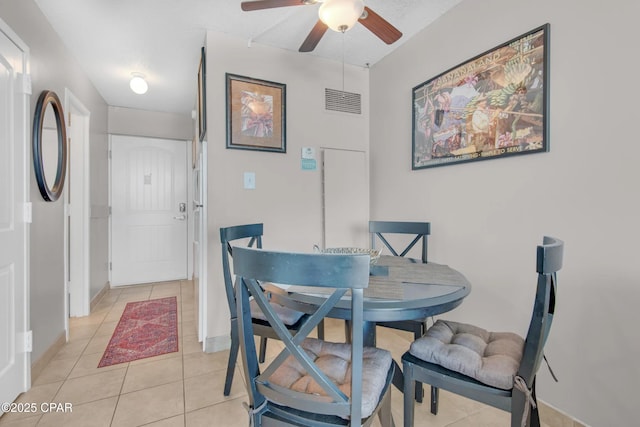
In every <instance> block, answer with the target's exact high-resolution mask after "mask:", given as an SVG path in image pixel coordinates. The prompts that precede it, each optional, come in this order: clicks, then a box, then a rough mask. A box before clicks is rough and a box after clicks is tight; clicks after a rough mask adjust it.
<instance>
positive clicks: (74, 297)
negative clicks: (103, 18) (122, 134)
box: [64, 88, 91, 339]
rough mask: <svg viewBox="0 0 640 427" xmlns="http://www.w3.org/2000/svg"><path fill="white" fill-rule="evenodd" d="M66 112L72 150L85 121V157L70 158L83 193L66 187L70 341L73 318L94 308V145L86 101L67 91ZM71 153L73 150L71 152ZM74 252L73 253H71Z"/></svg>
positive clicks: (65, 223) (66, 293) (66, 264)
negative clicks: (76, 129)
mask: <svg viewBox="0 0 640 427" xmlns="http://www.w3.org/2000/svg"><path fill="white" fill-rule="evenodd" d="M64 94H65V111H66V112H67V117H65V120H66V123H67V136H69V140H70V141H69V147H71V143H72V142H71V137H70V135H71V132H72V131H71V129H69V128H71V127H73V125H74V124H75V120H81V121H82V137H81V138H82V140H81V141H80V144H81V145H82V158H78V157H77V156H73V155H71V156H69V166H68V167H69V170H68V173H67V176H68V177H71V176H72V174H71V171H72V170H73V171H75V172H80V173H79V174H78V173H76V174H75V175H74V176H78V175H80V177H81V180H82V191H80V192H79V193H80V194H75V193H74V194H70V193H71V182H70V181H69V185H67V186H66V187H65V192H64V194H65V196H64V197H65V199H64V212H65V221H64V266H65V267H64V269H65V274H64V277H65V284H64V285H65V295H67V297H66V298H65V313H66V315H65V330H66V332H67V339H68V338H69V317H70V316H71V317H79V316H88V315H89V314H90V313H89V312H90V307H91V272H90V267H91V266H90V259H91V258H90V250H91V246H90V228H89V224H90V215H91V211H90V208H91V206H90V193H89V190H90V178H91V176H90V169H89V167H90V164H89V163H90V157H89V151H90V144H89V135H90V131H89V126H90V123H91V112H90V111H89V110H88V109H87V108H86V107H85V106H84V104H82V102H81V101H80V100H79V99H78V98H77V97H76V96H75V95H74V94H73V93H72V92H71V91H70V90H69V88H65V91H64ZM72 113H73V115H74V119H75V120H74V122H71V114H72ZM76 116H77V117H76ZM76 143H77V141H76ZM69 151H70V152H71V150H69ZM70 198H71V200H72V201H73V203H79V204H80V208H79V209H78V211H79V212H80V214H79V215H76V217H71V221H69V216H70V214H71V212H70V206H69V199H70ZM72 232H75V233H74V234H76V235H79V236H80V239H79V240H80V246H79V247H73V246H71V247H70V244H71V242H70V241H69V236H70V235H71V233H72ZM70 249H71V250H72V251H73V253H72V254H70ZM70 262H73V263H74V264H76V265H77V264H80V265H81V267H80V276H81V277H80V278H79V280H75V281H72V280H71V279H72V278H71V271H70Z"/></svg>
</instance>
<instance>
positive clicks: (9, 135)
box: [0, 20, 30, 402]
mask: <svg viewBox="0 0 640 427" xmlns="http://www.w3.org/2000/svg"><path fill="white" fill-rule="evenodd" d="M14 41H15V43H14ZM16 43H19V45H20V46H24V45H23V44H22V42H20V41H19V40H18V39H17V37H16V36H15V34H13V32H11V31H10V30H9V29H8V28H7V27H6V25H5V24H4V22H3V21H2V20H0V402H13V400H14V399H15V398H16V397H17V396H18V395H19V394H20V393H22V392H23V391H26V390H27V389H28V388H29V385H30V378H29V372H30V356H29V353H28V351H30V349H28V347H27V345H26V342H27V339H26V334H27V330H28V327H29V323H28V315H29V313H28V309H27V308H28V300H27V295H28V286H27V283H28V276H27V265H28V258H27V253H28V249H29V248H28V245H27V224H26V220H27V219H28V218H27V217H28V216H30V209H29V207H28V205H27V200H28V190H27V188H28V187H27V180H26V177H27V172H26V171H27V170H28V169H27V168H26V164H27V160H26V159H27V155H26V153H27V151H26V150H27V147H28V146H30V145H29V144H28V143H27V129H26V125H27V117H28V116H27V112H28V108H29V106H28V97H27V92H30V88H29V84H28V83H27V82H28V78H27V77H25V76H26V70H27V67H26V65H27V64H26V59H25V58H26V53H25V50H26V47H22V48H19V47H18V46H17V45H16ZM25 209H26V210H27V213H26V214H25ZM28 220H29V221H30V219H28ZM27 350H28V351H27Z"/></svg>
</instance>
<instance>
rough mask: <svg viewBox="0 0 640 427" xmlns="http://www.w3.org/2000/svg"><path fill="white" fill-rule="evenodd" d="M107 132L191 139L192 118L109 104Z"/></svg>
mask: <svg viewBox="0 0 640 427" xmlns="http://www.w3.org/2000/svg"><path fill="white" fill-rule="evenodd" d="M109 133H110V134H116V135H131V136H146V137H150V138H166V139H181V140H186V141H191V139H192V138H193V119H192V118H191V116H189V115H185V114H177V113H166V112H160V111H146V110H137V109H135V108H125V107H111V106H110V107H109Z"/></svg>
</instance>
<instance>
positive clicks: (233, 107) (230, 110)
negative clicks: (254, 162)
mask: <svg viewBox="0 0 640 427" xmlns="http://www.w3.org/2000/svg"><path fill="white" fill-rule="evenodd" d="M286 91H287V86H286V84H284V83H275V82H270V81H266V80H260V79H254V78H251V77H246V76H240V75H237V74H230V73H227V74H226V104H227V148H233V149H241V150H256V151H268V152H274V153H286V152H287V142H286V141H287V140H286Z"/></svg>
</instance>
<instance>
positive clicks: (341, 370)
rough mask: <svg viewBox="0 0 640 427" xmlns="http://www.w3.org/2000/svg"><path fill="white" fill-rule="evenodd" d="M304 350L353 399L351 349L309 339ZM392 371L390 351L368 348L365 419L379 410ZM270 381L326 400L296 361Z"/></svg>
mask: <svg viewBox="0 0 640 427" xmlns="http://www.w3.org/2000/svg"><path fill="white" fill-rule="evenodd" d="M302 348H304V349H305V351H306V352H307V354H308V355H309V356H310V357H311V359H312V360H313V361H314V363H315V364H316V366H318V368H319V369H320V370H321V371H322V372H324V373H325V375H327V376H328V377H329V378H330V379H331V380H332V381H333V382H334V383H335V384H336V385H337V386H338V388H339V389H340V391H342V392H343V393H344V394H345V395H347V396H351V345H350V344H343V343H332V342H327V341H321V340H317V339H314V338H307V339H305V340H304V341H303V343H302ZM390 367H391V353H389V352H388V351H387V350H383V349H379V348H375V347H365V348H364V352H363V358H362V417H363V418H366V417H368V416H369V415H371V414H372V413H373V411H374V410H375V408H376V407H377V406H378V399H379V398H380V394H381V393H382V390H383V389H384V386H385V383H386V379H387V373H388V372H389V368H390ZM270 381H271V382H273V383H274V384H277V385H279V386H281V387H286V388H288V389H290V390H294V391H297V392H301V393H308V394H316V395H321V396H326V393H325V391H324V389H323V388H322V387H321V386H320V385H318V383H317V382H316V381H315V380H314V379H313V378H312V377H311V376H310V375H308V374H307V371H306V370H305V369H304V368H303V367H302V365H300V364H299V363H298V361H297V360H296V359H295V358H294V357H293V356H289V357H288V358H287V360H286V361H285V362H284V363H283V364H282V365H281V366H280V367H278V369H277V370H276V371H275V372H274V373H273V375H272V376H271V378H270Z"/></svg>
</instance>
